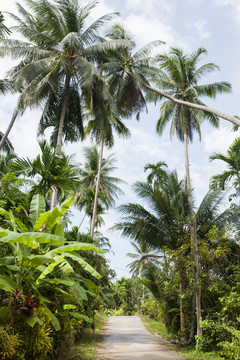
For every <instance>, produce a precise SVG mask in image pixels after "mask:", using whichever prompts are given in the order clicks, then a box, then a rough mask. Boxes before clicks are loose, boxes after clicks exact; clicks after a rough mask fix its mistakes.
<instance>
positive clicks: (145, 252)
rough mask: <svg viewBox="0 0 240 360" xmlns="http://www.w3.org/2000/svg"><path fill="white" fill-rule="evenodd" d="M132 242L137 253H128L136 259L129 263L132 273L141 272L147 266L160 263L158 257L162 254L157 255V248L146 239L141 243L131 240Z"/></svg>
mask: <svg viewBox="0 0 240 360" xmlns="http://www.w3.org/2000/svg"><path fill="white" fill-rule="evenodd" d="M131 244H132V246H133V248H134V250H135V253H127V256H128V257H130V258H132V259H135V260H133V261H131V262H130V263H129V264H128V265H127V266H128V267H129V269H130V272H131V273H133V274H136V275H137V274H140V273H141V272H142V270H143V269H144V268H145V267H146V266H148V265H150V264H157V263H158V260H157V259H158V258H160V256H159V255H157V251H156V249H155V248H153V247H152V246H151V245H149V244H148V243H147V242H146V241H144V242H139V243H136V242H131Z"/></svg>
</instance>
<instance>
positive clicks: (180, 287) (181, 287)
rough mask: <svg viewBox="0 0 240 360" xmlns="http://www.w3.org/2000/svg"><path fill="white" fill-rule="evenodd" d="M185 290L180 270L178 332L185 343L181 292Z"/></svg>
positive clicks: (183, 278)
mask: <svg viewBox="0 0 240 360" xmlns="http://www.w3.org/2000/svg"><path fill="white" fill-rule="evenodd" d="M184 290H185V277H184V275H183V273H182V271H181V270H180V285H179V292H180V331H181V338H182V341H184V342H186V341H187V337H186V319H185V313H184V311H183V292H184Z"/></svg>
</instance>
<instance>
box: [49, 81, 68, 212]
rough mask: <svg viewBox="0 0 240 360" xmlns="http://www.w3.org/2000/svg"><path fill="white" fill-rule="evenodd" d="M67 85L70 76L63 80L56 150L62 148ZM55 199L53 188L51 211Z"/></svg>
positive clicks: (56, 191) (54, 205) (54, 189)
mask: <svg viewBox="0 0 240 360" xmlns="http://www.w3.org/2000/svg"><path fill="white" fill-rule="evenodd" d="M69 84H70V76H66V80H65V91H64V98H63V107H62V111H61V117H60V122H59V127H58V136H57V148H59V149H60V148H61V146H62V136H63V126H64V120H65V115H66V111H67V104H68V97H69ZM57 197H58V190H57V188H56V187H54V188H53V192H52V200H51V210H52V209H54V208H55V207H56V206H57Z"/></svg>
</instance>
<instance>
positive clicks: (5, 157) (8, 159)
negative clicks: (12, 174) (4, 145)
mask: <svg viewBox="0 0 240 360" xmlns="http://www.w3.org/2000/svg"><path fill="white" fill-rule="evenodd" d="M16 158H17V155H16V154H14V153H8V152H7V153H6V154H5V153H0V181H1V179H2V178H3V176H4V175H6V174H7V173H8V172H9V168H10V166H11V163H12V162H13V161H14V160H16Z"/></svg>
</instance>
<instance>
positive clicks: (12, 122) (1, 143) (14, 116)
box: [0, 108, 18, 150]
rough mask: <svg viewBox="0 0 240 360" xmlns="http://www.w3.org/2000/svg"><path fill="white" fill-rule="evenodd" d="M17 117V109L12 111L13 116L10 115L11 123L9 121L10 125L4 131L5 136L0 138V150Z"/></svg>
mask: <svg viewBox="0 0 240 360" xmlns="http://www.w3.org/2000/svg"><path fill="white" fill-rule="evenodd" d="M17 116H18V108H16V109H15V110H14V112H13V115H12V118H11V121H10V123H9V124H8V127H7V130H6V132H5V134H4V135H3V137H2V140H1V142H0V150H1V149H2V147H3V145H4V143H5V141H6V139H7V137H8V135H9V133H10V131H11V129H12V127H13V124H14V122H15V120H16V118H17Z"/></svg>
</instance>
